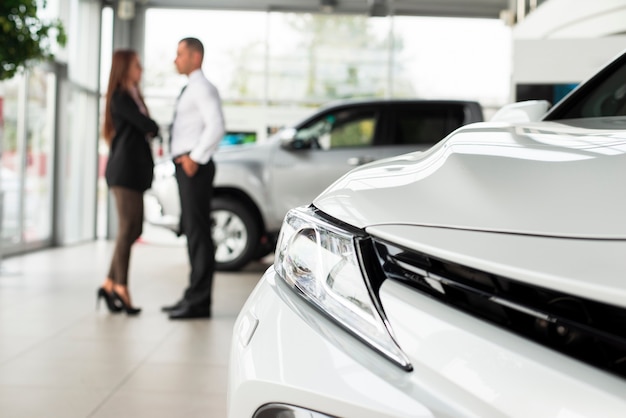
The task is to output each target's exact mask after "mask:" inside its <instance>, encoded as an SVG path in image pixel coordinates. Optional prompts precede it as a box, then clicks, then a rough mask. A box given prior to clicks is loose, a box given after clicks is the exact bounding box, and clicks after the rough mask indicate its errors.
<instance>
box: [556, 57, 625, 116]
mask: <svg viewBox="0 0 626 418" xmlns="http://www.w3.org/2000/svg"><path fill="white" fill-rule="evenodd" d="M625 80H626V54H625V55H622V56H621V57H620V58H618V59H617V60H616V61H614V62H613V63H612V64H611V65H609V66H608V67H606V69H604V70H602V71H601V72H600V73H598V75H596V76H594V78H593V79H591V80H589V81H588V82H587V83H585V84H584V85H582V86H581V88H580V89H579V90H577V91H575V92H574V93H573V94H572V95H571V96H569V97H567V98H566V99H565V100H564V101H563V102H562V103H560V104H559V105H558V106H557V107H555V109H554V111H553V112H552V113H551V114H550V115H549V116H548V120H555V119H576V118H593V117H610V116H626V81H625Z"/></svg>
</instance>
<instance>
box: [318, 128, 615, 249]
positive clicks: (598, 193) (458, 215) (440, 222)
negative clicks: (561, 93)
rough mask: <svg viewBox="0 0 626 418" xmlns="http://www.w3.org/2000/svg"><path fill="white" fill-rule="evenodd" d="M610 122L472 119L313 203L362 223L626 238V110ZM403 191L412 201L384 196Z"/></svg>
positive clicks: (365, 170) (364, 171)
mask: <svg viewBox="0 0 626 418" xmlns="http://www.w3.org/2000/svg"><path fill="white" fill-rule="evenodd" d="M617 126H619V127H621V130H617V129H616V127H617ZM609 127H611V129H608V128H609ZM604 128H605V129H597V128H596V129H585V128H583V127H576V128H575V129H574V128H573V127H572V126H569V125H566V124H563V123H545V122H544V123H542V124H541V125H538V124H528V125H517V126H516V125H485V124H474V125H470V126H468V127H465V128H461V129H460V130H459V131H457V132H456V133H454V134H453V135H451V136H450V137H449V140H447V141H443V142H441V143H440V144H438V145H436V146H435V147H434V148H432V149H431V150H429V151H428V152H426V153H420V154H409V155H406V156H400V157H397V158H395V159H392V160H391V161H384V162H381V163H380V164H377V163H373V164H370V165H368V166H365V167H363V168H361V169H356V170H355V171H353V172H351V173H350V175H349V176H346V177H343V178H342V179H340V180H338V181H337V182H335V183H334V184H333V185H332V186H331V187H329V188H328V189H327V191H326V192H325V193H324V194H323V195H322V196H319V197H318V198H316V199H315V200H314V203H315V205H316V206H317V207H318V208H320V209H322V210H323V211H325V212H326V213H328V214H329V215H331V216H334V217H336V218H338V219H341V220H343V221H344V222H348V223H350V224H352V225H354V226H357V227H365V226H368V225H377V224H385V223H390V222H391V223H394V224H413V225H423V226H438V227H446V228H457V229H470V230H477V231H493V232H506V233H515V234H534V235H542V236H558V237H571V238H598V239H626V222H623V218H624V213H626V191H624V192H621V191H620V190H626V189H624V188H623V187H622V184H623V179H624V178H626V118H625V117H622V118H614V119H613V120H612V121H610V124H609V122H607V124H605V125H604ZM574 132H576V133H575V134H574ZM598 185H603V187H598ZM397 196H405V197H406V198H407V200H405V204H398V205H393V206H390V205H388V204H377V202H383V203H384V202H389V201H393V200H396V199H397ZM526 196H533V201H532V202H528V201H527V200H526V199H527V198H526ZM598 202H602V207H601V208H600V210H599V212H598V207H597V205H598ZM399 203H400V202H399ZM589 213H599V215H600V216H594V217H589V216H588V214H589ZM582 218H585V222H580V219H582Z"/></svg>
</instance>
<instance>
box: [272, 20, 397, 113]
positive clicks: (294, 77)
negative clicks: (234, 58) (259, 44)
mask: <svg viewBox="0 0 626 418" xmlns="http://www.w3.org/2000/svg"><path fill="white" fill-rule="evenodd" d="M389 25H390V21H389V19H372V18H368V17H367V16H357V15H353V16H342V15H322V14H304V13H301V14H290V13H271V15H270V25H269V31H270V34H269V65H268V78H269V80H268V85H269V88H268V100H270V101H271V102H285V101H287V102H288V101H293V100H298V101H309V102H315V103H323V102H325V101H328V100H332V99H338V98H347V97H384V96H386V94H387V90H388V89H387V78H388V77H387V68H388V58H389V53H388V51H389Z"/></svg>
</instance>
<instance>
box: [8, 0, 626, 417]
mask: <svg viewBox="0 0 626 418" xmlns="http://www.w3.org/2000/svg"><path fill="white" fill-rule="evenodd" d="M572 2H573V0H449V1H445V2H442V1H441V0H104V1H99V0H48V1H47V7H46V8H45V9H43V11H42V13H43V15H42V16H43V17H44V18H48V19H57V18H58V19H60V20H61V22H62V23H63V25H64V27H65V30H66V32H67V38H68V41H67V44H66V45H65V46H64V47H59V46H55V47H54V50H55V59H54V60H53V61H52V62H49V63H39V64H37V65H34V66H32V67H31V68H29V69H28V70H27V71H25V72H23V73H21V74H18V75H17V76H16V77H14V78H12V79H10V80H6V81H2V82H0V132H2V137H1V141H2V144H1V147H2V148H1V149H0V150H1V154H0V155H1V157H2V158H1V161H0V164H1V165H0V168H1V169H2V177H1V178H0V191H1V192H2V193H1V195H0V196H1V197H2V200H1V210H0V216H1V217H0V222H1V224H0V225H1V227H0V416H7V417H44V416H45V417H48V416H54V417H114V416H116V417H119V416H129V417H130V416H132V417H148V416H149V417H160V416H163V417H171V416H189V417H195V416H198V417H199V416H211V417H223V416H226V383H225V380H226V376H227V371H226V369H227V361H228V350H229V343H230V338H231V334H232V325H233V323H234V321H235V318H236V316H237V314H238V311H239V309H240V308H241V306H242V305H243V303H244V302H245V300H246V298H247V296H248V295H249V294H250V292H251V291H252V290H253V288H254V286H255V284H256V282H257V281H258V279H259V278H260V276H261V275H262V273H263V271H264V270H265V269H266V268H267V267H268V265H269V264H271V260H269V259H263V260H260V261H259V262H255V263H253V264H251V265H250V266H248V267H247V268H245V269H244V270H243V271H241V272H218V273H217V275H216V283H215V294H216V295H217V296H216V297H217V298H218V300H217V302H216V307H215V309H216V315H215V317H214V318H212V319H211V320H210V321H198V322H191V323H178V324H172V323H171V322H168V320H167V317H166V316H163V315H162V314H161V313H160V312H159V306H160V305H161V304H162V303H167V302H170V299H174V298H175V296H172V294H174V295H176V292H179V289H182V287H183V284H184V280H185V277H184V276H185V271H186V270H185V269H186V268H187V267H186V258H185V257H186V254H185V252H184V243H183V240H184V237H183V238H180V237H177V236H175V235H174V234H172V233H171V231H165V230H161V229H159V228H158V227H154V226H150V225H146V228H145V229H144V233H145V234H144V236H143V237H142V239H141V241H140V243H139V245H137V246H136V249H134V251H135V252H134V254H133V261H132V272H131V275H132V276H133V279H134V278H135V277H136V280H135V281H134V283H133V284H132V285H131V286H132V287H133V291H134V293H135V294H136V295H137V296H136V298H137V300H138V302H139V303H140V304H143V305H144V309H145V311H144V313H143V314H142V315H141V316H140V317H138V318H132V319H131V318H124V317H116V318H112V317H110V316H109V315H107V314H106V312H104V311H103V310H94V302H95V290H96V288H97V286H98V284H99V283H100V281H101V279H102V278H103V275H104V273H105V270H106V265H107V262H108V257H109V255H110V251H111V248H112V242H113V241H112V240H113V238H115V231H116V226H117V223H116V219H115V216H114V210H113V204H112V202H111V198H110V196H109V194H108V191H107V188H106V184H105V182H104V178H103V173H104V171H103V170H104V165H105V163H106V158H107V152H108V150H107V147H106V145H105V144H104V140H103V139H102V137H101V133H100V126H101V113H102V107H103V92H104V89H105V88H106V81H107V77H108V67H109V66H110V62H111V53H112V51H114V50H115V49H117V48H133V49H135V50H137V51H138V52H139V55H140V56H141V57H142V62H143V64H144V68H145V73H144V86H143V90H144V93H145V97H146V103H147V105H148V107H149V108H150V109H151V111H152V113H153V115H154V116H155V119H156V120H157V121H158V122H159V124H160V125H161V127H162V131H163V132H167V128H168V124H169V123H170V122H171V115H172V113H173V108H174V103H175V100H176V96H177V94H178V92H179V90H180V89H181V87H183V86H184V84H185V79H184V78H183V77H181V76H180V75H178V74H175V70H174V68H173V60H174V57H175V47H176V43H177V41H178V40H179V39H181V38H182V37H184V36H196V34H197V36H198V37H199V38H201V39H202V40H203V41H204V42H205V45H206V47H207V54H206V56H207V57H208V59H207V60H206V61H205V67H206V68H205V71H206V74H207V76H208V77H209V78H210V79H213V80H215V82H216V84H217V86H218V88H219V89H220V91H221V92H222V98H223V103H224V112H225V116H226V121H227V130H228V133H229V135H233V136H237V137H246V138H251V139H250V141H251V142H259V143H262V142H264V141H267V140H268V138H269V136H270V135H271V134H272V133H273V132H275V131H277V130H279V129H280V128H282V127H285V126H289V125H290V124H292V123H294V122H296V121H298V120H299V119H301V118H303V117H305V116H306V115H308V114H310V113H312V112H313V111H314V110H315V109H317V108H318V107H319V106H321V105H323V104H325V103H328V102H331V101H334V100H341V99H348V98H354V97H360V98H364V97H367V98H372V97H374V98H383V99H389V98H399V99H405V98H412V97H420V98H433V99H444V98H449V99H457V100H477V101H479V102H480V104H481V105H482V107H483V112H484V114H485V118H486V119H488V118H489V116H491V115H493V114H495V112H496V111H497V110H498V109H499V108H501V107H502V106H504V105H505V104H508V103H512V102H516V101H521V100H547V101H549V102H551V103H555V102H556V101H558V100H560V99H561V98H562V97H564V96H565V95H566V94H568V93H569V92H570V91H571V90H572V89H573V88H574V87H576V86H577V85H578V84H579V83H580V82H582V81H584V80H586V79H587V78H588V77H589V76H591V75H592V74H594V72H595V71H597V70H598V69H599V68H600V67H602V65H604V64H605V63H606V62H607V61H609V60H610V59H611V58H613V57H614V56H616V55H617V54H619V53H620V52H622V51H623V49H624V45H626V35H625V33H626V23H625V22H626V2H624V1H623V0H598V1H594V2H589V1H582V0H575V3H576V6H575V7H572V5H571V3H572ZM429 34H431V35H432V36H431V37H428V38H426V37H424V36H429ZM472 42H473V44H471V43H472ZM152 147H153V151H154V155H155V159H159V158H164V159H165V158H167V156H168V141H167V136H166V135H164V137H163V138H161V139H160V140H159V141H155V142H154V143H153V144H152ZM270 258H271V257H270ZM131 280H132V279H131ZM146 308H147V309H146Z"/></svg>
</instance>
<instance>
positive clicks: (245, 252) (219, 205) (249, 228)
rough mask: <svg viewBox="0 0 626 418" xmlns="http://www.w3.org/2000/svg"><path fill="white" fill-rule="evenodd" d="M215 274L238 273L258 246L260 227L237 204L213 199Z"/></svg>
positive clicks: (223, 199)
mask: <svg viewBox="0 0 626 418" xmlns="http://www.w3.org/2000/svg"><path fill="white" fill-rule="evenodd" d="M211 219H212V221H213V228H212V235H213V242H214V243H215V268H216V270H222V271H225V270H239V269H241V268H242V267H243V266H245V265H246V264H248V262H250V261H251V260H252V259H253V258H254V255H255V252H256V251H257V247H258V245H259V238H260V237H259V226H258V225H257V223H256V222H255V220H254V217H253V216H252V214H251V213H250V210H248V208H246V207H245V206H244V205H243V204H241V203H240V202H237V201H235V200H232V199H228V198H222V197H216V198H215V199H213V208H212V210H211Z"/></svg>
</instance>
